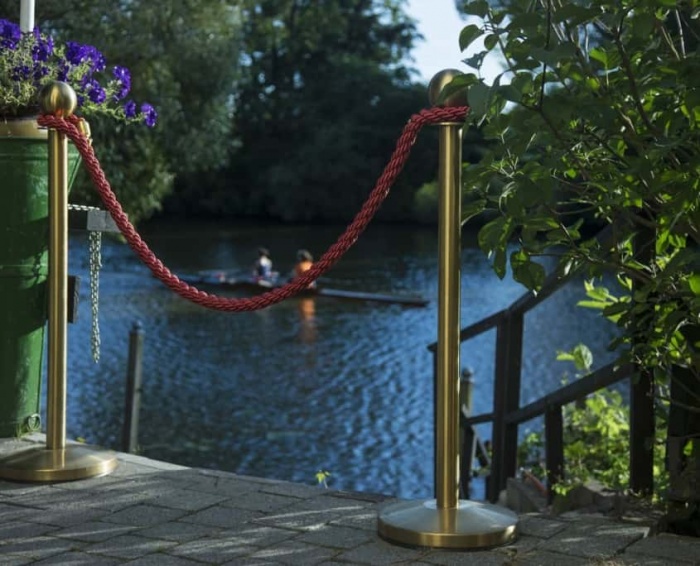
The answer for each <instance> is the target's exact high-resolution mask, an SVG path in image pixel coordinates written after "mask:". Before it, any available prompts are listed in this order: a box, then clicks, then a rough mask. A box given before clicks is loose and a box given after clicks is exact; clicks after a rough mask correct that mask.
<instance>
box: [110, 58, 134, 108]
mask: <svg viewBox="0 0 700 566" xmlns="http://www.w3.org/2000/svg"><path fill="white" fill-rule="evenodd" d="M112 74H113V75H114V78H115V79H117V81H118V82H119V90H118V91H117V92H115V93H114V100H115V101H119V100H122V99H123V98H125V97H126V95H127V94H129V91H130V90H131V73H129V69H127V68H126V67H119V66H116V67H114V69H112Z"/></svg>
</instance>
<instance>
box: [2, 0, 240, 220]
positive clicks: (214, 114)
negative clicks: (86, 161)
mask: <svg viewBox="0 0 700 566" xmlns="http://www.w3.org/2000/svg"><path fill="white" fill-rule="evenodd" d="M3 7H6V8H7V12H6V13H8V14H12V13H13V12H15V13H16V12H18V10H19V3H18V2H9V1H8V0H4V1H3ZM17 15H18V14H17ZM36 21H37V24H38V25H39V26H40V27H41V28H43V29H46V30H47V31H48V30H50V31H51V32H52V34H53V35H54V36H55V37H56V38H58V39H62V40H64V41H65V40H70V41H76V42H79V43H87V44H91V45H95V46H96V47H97V48H98V49H99V50H100V51H102V53H104V55H105V57H106V59H107V61H108V63H110V64H119V65H121V66H125V67H127V68H128V69H129V70H130V71H131V75H132V87H133V88H132V92H133V95H134V98H136V99H138V100H147V101H148V102H150V103H151V104H153V106H154V107H156V109H157V111H158V123H157V125H156V127H155V128H154V129H153V130H147V129H145V128H144V129H143V130H142V131H139V132H135V131H134V128H129V129H128V130H127V129H126V128H114V127H113V125H112V124H111V123H108V122H106V121H105V122H102V121H98V120H95V121H93V122H91V124H90V125H91V129H92V133H93V139H94V140H95V150H96V153H97V155H98V157H99V159H100V161H101V163H102V165H103V168H104V169H105V172H106V174H107V178H108V179H109V180H110V182H111V183H112V185H113V188H114V190H115V192H116V193H117V195H118V197H119V199H120V201H121V202H122V204H123V205H124V207H125V209H126V210H127V212H128V213H129V215H130V217H131V219H132V221H136V220H138V219H139V218H147V217H149V216H150V215H151V214H153V212H154V211H156V210H158V209H159V208H160V204H161V200H162V199H163V197H164V195H166V194H167V193H168V192H170V191H171V190H172V185H173V180H174V178H175V177H176V176H181V177H189V178H190V179H194V180H195V181H196V179H197V176H198V175H199V174H200V173H201V172H206V171H210V170H213V169H216V168H221V167H223V166H224V165H225V164H226V162H227V160H228V158H229V155H230V152H231V149H232V147H233V143H234V141H235V140H234V139H233V136H232V122H231V117H232V114H233V106H232V98H231V96H232V92H233V89H234V84H235V80H236V78H237V73H238V62H239V43H238V38H239V34H238V30H239V29H240V11H239V9H238V3H237V2H235V1H232V2H221V1H219V0H170V1H168V2H146V1H144V0H122V1H119V2H113V1H108V0H90V1H87V0H65V1H63V2H60V3H58V2H57V3H50V2H41V3H38V6H37V14H36ZM72 196H73V198H74V199H76V200H77V201H79V202H88V203H98V198H97V196H96V193H95V191H94V190H93V189H92V187H91V186H90V185H89V182H88V181H87V179H83V182H82V183H80V184H79V185H78V186H77V187H76V188H75V189H74V192H73V195H72Z"/></svg>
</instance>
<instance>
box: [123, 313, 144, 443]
mask: <svg viewBox="0 0 700 566" xmlns="http://www.w3.org/2000/svg"><path fill="white" fill-rule="evenodd" d="M142 359H143V328H142V326H141V323H140V322H138V321H136V322H134V324H133V326H132V327H131V331H130V332H129V360H128V365H127V369H126V399H125V406H124V428H123V430H122V450H123V451H124V452H130V453H134V452H136V449H137V446H138V442H139V411H140V408H141V377H142V375H143V374H142V371H141V365H142V364H141V360H142Z"/></svg>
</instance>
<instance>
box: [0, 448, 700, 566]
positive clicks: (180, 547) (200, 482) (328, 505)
mask: <svg viewBox="0 0 700 566" xmlns="http://www.w3.org/2000/svg"><path fill="white" fill-rule="evenodd" d="M36 440H37V437H34V438H32V439H29V440H27V439H23V440H14V439H0V456H1V455H3V454H8V453H14V452H16V451H17V450H19V449H24V448H26V447H27V446H28V445H29V443H30V442H32V441H34V442H36ZM118 458H119V465H118V467H117V469H116V470H115V471H114V472H113V473H111V474H110V475H107V476H104V477H100V478H90V479H86V480H80V481H76V482H64V483H55V484H41V483H36V484H28V483H17V482H9V481H3V480H0V565H2V566H20V565H24V564H40V565H48V564H53V565H65V566H83V565H84V566H111V565H114V564H131V565H134V566H156V565H167V566H195V565H202V564H223V565H265V564H268V565H279V564H298V565H311V564H321V565H332V564H370V565H382V564H416V565H444V566H450V565H453V564H454V565H457V564H460V565H462V564H466V565H469V564H477V565H479V566H492V565H509V566H515V565H528V566H560V565H565V566H577V565H583V564H591V565H608V566H627V565H630V566H631V565H635V564H638V565H649V566H672V565H673V566H684V565H690V564H700V539H695V538H686V537H678V536H674V535H669V534H660V535H653V534H652V533H651V530H650V528H649V527H648V526H643V525H640V524H630V523H624V522H618V521H613V520H610V519H604V518H596V517H592V516H591V517H586V516H575V517H569V518H563V517H557V518H553V517H549V516H546V515H542V514H526V515H521V516H520V520H519V523H518V529H519V535H518V538H517V540H516V542H515V543H514V544H511V545H509V546H504V547H499V548H495V549H491V550H481V551H448V550H436V549H429V548H406V547H401V546H397V545H395V544H391V543H389V542H386V541H384V540H382V539H380V538H379V537H378V536H377V527H376V520H377V514H378V511H379V510H380V509H381V508H382V506H383V505H386V504H387V503H390V502H394V501H396V500H395V499H392V498H388V497H383V496H377V495H373V494H363V493H348V492H341V491H334V490H331V489H324V488H322V487H317V486H312V485H301V484H293V483H287V482H282V481H273V480H266V479H261V478H253V477H246V476H239V475H236V474H232V473H226V472H219V471H212V470H203V469H195V468H186V467H182V466H177V465H173V464H167V463H164V462H159V461H155V460H150V459H147V458H143V457H140V456H134V455H130V454H119V455H118Z"/></svg>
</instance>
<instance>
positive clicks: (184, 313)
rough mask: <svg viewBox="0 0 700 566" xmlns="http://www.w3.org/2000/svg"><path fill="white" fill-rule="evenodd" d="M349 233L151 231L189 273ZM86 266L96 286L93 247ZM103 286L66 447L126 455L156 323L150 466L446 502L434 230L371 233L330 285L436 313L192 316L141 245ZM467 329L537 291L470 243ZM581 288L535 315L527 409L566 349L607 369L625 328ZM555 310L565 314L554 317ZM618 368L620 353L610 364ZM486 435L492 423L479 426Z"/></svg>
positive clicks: (281, 310)
mask: <svg viewBox="0 0 700 566" xmlns="http://www.w3.org/2000/svg"><path fill="white" fill-rule="evenodd" d="M341 231H342V230H341V228H338V227H323V226H322V227H313V226H312V227H306V226H304V227H289V226H280V227H274V228H271V227H269V226H238V225H237V226H226V227H225V228H224V229H222V228H220V227H217V226H216V225H211V224H209V225H207V226H202V225H199V226H197V225H174V226H167V225H165V226H164V225H152V226H149V227H146V228H145V229H143V230H142V233H143V235H144V238H145V239H146V241H147V242H148V243H149V245H150V246H151V247H152V248H153V250H154V252H155V253H156V254H157V255H158V256H159V258H161V259H162V261H163V262H164V263H165V264H166V265H167V266H168V267H170V268H171V269H172V270H173V271H175V272H176V273H177V272H188V271H195V270H199V269H217V268H222V267H225V268H227V269H240V270H241V271H245V272H247V270H248V269H249V264H250V261H249V259H250V250H255V249H257V245H258V242H260V241H265V242H266V244H267V245H269V247H270V248H271V251H272V253H273V254H274V256H275V257H276V258H290V264H289V265H284V264H282V263H281V260H280V264H279V265H277V266H276V268H278V269H279V270H280V271H281V272H283V273H285V272H288V270H289V269H291V267H292V264H291V261H292V260H293V259H294V258H295V252H296V249H297V248H298V244H299V243H302V242H314V248H315V249H319V250H321V249H325V248H326V247H327V246H328V245H330V244H331V243H333V242H334V241H335V239H336V238H337V236H338V234H339V233H340V232H341ZM70 246H71V247H70V250H71V251H70V263H71V267H70V271H71V273H75V274H78V275H81V276H83V277H84V278H85V280H86V279H87V261H88V259H87V253H86V250H87V247H86V242H85V240H84V238H82V236H79V235H76V236H73V237H72V238H71V243H70ZM103 265H104V268H103V272H102V277H101V302H100V323H101V329H102V361H101V362H100V364H99V365H95V364H93V363H92V361H91V359H90V355H89V343H90V305H89V301H88V300H87V298H83V300H82V301H81V302H80V304H79V315H78V316H79V318H78V322H77V323H76V324H74V325H71V326H70V328H69V356H68V365H69V367H68V373H69V390H70V391H69V399H68V434H69V435H70V436H72V437H75V436H82V437H85V438H86V439H87V440H88V441H89V442H94V443H96V444H101V445H104V446H109V447H115V448H118V444H117V442H118V438H119V436H120V432H121V421H122V407H123V406H124V389H125V387H124V380H125V378H124V376H125V371H126V356H127V344H128V333H129V329H130V328H131V325H132V323H133V321H134V320H140V321H141V322H142V324H143V327H144V332H145V340H144V350H145V351H144V367H143V375H144V382H143V392H142V403H143V405H142V409H141V429H140V431H141V432H140V438H139V441H140V445H141V448H142V452H143V453H144V454H145V455H146V456H149V457H153V458H158V459H163V460H166V461H173V462H177V463H181V464H184V465H191V466H201V467H210V468H219V469H224V470H228V471H233V472H238V473H242V474H250V475H255V476H261V477H271V478H277V479H284V480H291V481H299V482H305V483H309V484H313V483H314V482H315V478H314V474H315V473H316V471H317V470H318V469H319V468H323V469H327V470H329V471H331V472H332V474H333V475H332V480H333V481H332V483H331V487H336V488H340V489H354V490H362V491H370V492H380V493H385V494H395V495H398V496H400V497H405V498H419V497H426V496H430V495H431V494H432V493H433V469H434V467H433V465H434V463H433V424H432V414H433V410H432V396H433V384H432V356H431V355H430V352H429V351H428V350H427V348H426V346H427V345H428V344H429V343H431V342H433V341H435V339H436V324H437V320H436V319H437V313H436V300H435V299H436V294H437V237H436V234H435V233H434V231H433V230H431V229H419V228H415V227H381V226H377V227H370V228H369V229H368V230H367V232H366V233H365V234H363V235H362V236H361V237H360V239H359V240H358V241H357V244H356V245H355V246H354V247H353V248H352V249H351V250H350V251H349V252H348V253H347V254H346V255H345V256H344V257H343V258H342V260H341V261H340V262H339V263H338V264H336V266H334V267H333V269H332V270H331V271H330V272H329V273H328V274H327V275H326V277H327V278H328V280H330V281H332V283H333V285H332V286H333V287H337V288H343V289H349V290H358V291H367V292H382V293H386V292H394V293H401V292H409V293H417V294H420V295H423V296H425V297H427V298H429V299H431V301H432V302H431V304H430V305H429V306H428V307H427V308H410V307H409V308H406V307H401V306H398V305H386V304H371V303H363V302H355V301H353V302H349V301H342V300H338V299H332V298H327V297H316V298H296V299H290V300H288V301H284V302H283V303H281V304H278V305H274V306H272V307H270V308H267V309H264V310H262V311H257V312H251V313H236V314H231V313H220V312H215V311H209V310H206V309H203V308H200V307H197V306H195V305H192V304H190V303H188V302H186V301H184V300H182V299H180V298H179V297H177V296H175V295H174V294H173V293H172V292H171V291H169V290H168V289H167V288H165V287H164V286H163V285H162V284H161V283H160V282H158V281H156V280H155V279H154V278H153V277H152V276H151V275H150V273H149V272H148V270H147V269H146V268H145V267H144V266H143V265H142V264H141V263H140V262H139V260H138V258H137V257H136V256H135V255H134V254H133V252H132V251H131V250H130V249H129V248H128V247H126V246H124V245H122V244H118V243H115V242H112V241H110V240H105V244H104V257H103ZM462 274H463V278H462V294H463V303H462V313H461V317H462V324H463V325H467V324H470V323H472V322H475V321H477V320H479V319H481V318H483V317H485V316H488V315H490V314H493V313H494V312H496V311H498V310H500V309H502V308H504V307H505V306H507V305H508V304H510V303H511V302H512V301H513V300H515V299H516V298H518V297H519V296H520V295H521V294H522V293H523V289H522V288H521V287H520V286H519V285H518V284H516V283H514V282H513V281H511V280H509V279H505V280H499V279H498V278H496V277H495V276H494V275H493V273H492V271H491V269H490V268H489V266H488V263H487V261H486V259H485V258H484V257H483V255H482V254H481V252H479V251H478V250H476V249H474V248H472V247H469V246H468V242H467V241H465V248H464V250H463V254H462ZM582 296H583V293H582V290H581V287H580V286H573V287H571V288H568V289H567V290H565V291H562V292H561V293H557V294H556V295H555V296H554V297H553V298H552V299H550V300H549V301H547V302H545V304H544V305H541V306H540V307H537V309H535V310H534V311H533V312H532V313H531V314H529V315H528V316H527V317H526V323H525V325H526V335H525V343H524V352H525V353H524V359H523V389H522V399H523V401H524V402H527V401H530V400H533V399H534V398H536V397H537V396H540V395H541V394H543V393H546V392H547V391H550V390H552V389H554V388H556V387H557V386H558V385H559V383H560V381H561V377H562V372H563V367H562V365H561V362H556V361H554V359H555V356H556V351H557V350H560V349H561V350H566V349H570V348H572V347H573V346H575V345H576V343H578V342H579V341H584V342H586V343H587V344H588V345H589V346H590V347H591V348H592V349H593V351H594V353H595V354H596V355H598V356H599V361H601V362H602V360H603V359H604V358H605V356H606V353H605V346H606V344H607V342H608V341H609V340H610V338H611V337H612V329H611V328H610V327H608V326H606V325H605V324H604V323H602V322H601V320H600V319H599V318H598V317H597V313H595V312H591V311H583V310H581V309H578V308H576V307H575V303H576V301H577V300H578V299H580V298H582ZM548 305H549V306H548ZM494 338H495V337H494V335H493V333H487V334H485V335H483V336H480V337H478V338H477V339H475V340H473V341H470V342H468V343H465V344H464V345H463V346H462V348H461V357H462V365H464V366H469V367H471V368H473V370H474V374H475V375H474V378H475V380H476V385H475V389H474V411H475V412H488V411H490V410H491V408H490V405H491V403H492V398H491V389H492V383H493V365H494V363H493V362H494V360H493V356H494V343H495V340H494ZM607 355H608V357H609V354H607ZM480 432H481V434H482V435H483V437H484V438H485V439H487V438H488V437H489V435H490V431H489V430H488V427H484V428H483V430H481V429H480Z"/></svg>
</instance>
